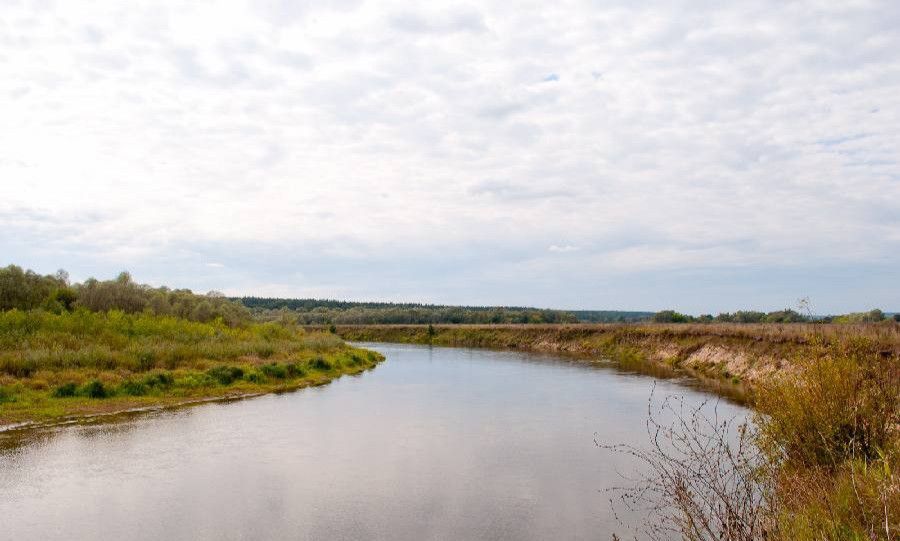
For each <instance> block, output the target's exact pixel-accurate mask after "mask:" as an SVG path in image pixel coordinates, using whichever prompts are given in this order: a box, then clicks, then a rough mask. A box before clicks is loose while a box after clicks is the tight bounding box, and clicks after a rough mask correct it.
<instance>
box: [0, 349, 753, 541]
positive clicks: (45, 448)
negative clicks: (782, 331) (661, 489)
mask: <svg viewBox="0 0 900 541" xmlns="http://www.w3.org/2000/svg"><path fill="white" fill-rule="evenodd" d="M364 346H365V347H369V348H371V349H376V350H378V351H380V352H382V353H383V354H385V356H386V357H387V360H386V362H384V363H382V364H380V365H379V366H378V367H377V368H375V369H374V370H372V371H369V372H366V373H364V374H361V375H359V376H353V377H343V378H341V379H339V380H337V381H335V382H333V383H331V384H330V385H327V386H324V387H318V388H309V389H303V390H300V391H297V392H292V393H285V394H280V395H269V396H263V397H258V398H253V399H247V400H241V401H236V402H230V403H215V404H206V405H201V406H195V407H190V408H184V409H179V410H173V411H166V412H157V413H150V414H142V415H136V416H131V417H129V418H126V419H118V420H116V421H115V422H104V423H95V424H82V425H71V426H61V427H50V428H44V429H38V430H29V431H15V432H8V433H4V434H0V539H17V540H18V539H41V540H49V539H67V540H68V539H131V540H140V539H167V540H181V539H185V540H186V539H211V540H212V539H215V540H220V539H248V540H250V539H253V540H255V539H310V540H319V539H322V540H344V539H346V540H350V539H354V540H356V539H391V540H426V539H460V540H463V539H465V540H469V539H498V540H500V539H509V540H528V539H542V540H543V539H602V540H608V539H610V537H611V534H612V532H620V535H621V534H622V533H625V534H627V533H628V530H627V526H628V525H629V524H633V523H634V522H635V521H637V520H638V519H639V517H635V516H633V515H631V514H629V513H627V512H622V510H621V508H619V509H618V511H619V517H618V520H619V521H622V522H623V523H624V524H623V523H620V522H617V519H616V518H614V516H613V511H612V509H611V507H610V501H609V500H610V498H611V497H614V495H613V494H610V493H609V492H607V491H606V489H607V488H609V487H612V486H616V485H622V484H623V483H624V481H623V479H622V477H621V474H622V473H629V472H632V471H633V470H634V468H635V467H637V465H636V464H634V463H633V462H630V461H629V459H628V458H627V457H626V456H623V455H617V454H613V453H610V452H608V451H604V450H601V449H599V448H598V447H597V446H596V445H595V442H594V440H595V438H599V439H600V440H602V441H605V442H609V443H636V444H641V443H644V442H646V441H647V434H646V428H645V424H644V421H645V419H646V415H647V401H648V398H649V397H650V393H651V389H652V388H653V387H654V385H655V388H656V389H655V392H654V396H655V397H661V396H666V395H679V396H684V397H685V400H686V402H687V403H688V404H697V403H700V402H701V401H703V400H705V399H708V398H709V395H708V394H706V393H705V392H703V391H700V390H697V389H692V388H689V387H686V386H683V385H681V384H679V383H678V382H677V381H673V380H657V379H654V378H652V377H649V376H645V375H637V374H632V373H628V372H624V371H621V370H618V369H616V368H615V367H614V366H612V365H606V366H591V365H586V364H583V363H576V362H571V361H567V360H565V359H560V358H554V357H552V356H547V355H533V354H525V353H518V352H497V351H487V350H477V349H457V348H429V347H426V346H409V345H394V344H366V345H364ZM718 408H719V411H720V413H721V414H723V415H743V414H744V412H745V411H746V410H744V409H743V408H742V407H740V406H737V405H734V404H730V403H726V402H721V403H719V404H718ZM629 538H630V536H629Z"/></svg>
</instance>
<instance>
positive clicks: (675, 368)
mask: <svg viewBox="0 0 900 541" xmlns="http://www.w3.org/2000/svg"><path fill="white" fill-rule="evenodd" d="M860 329H861V328H850V327H834V326H829V327H821V328H812V327H810V326H803V327H792V326H789V325H765V326H747V325H737V324H733V325H707V326H704V325H683V326H678V325H658V324H637V325H635V324H605V325H587V324H585V325H432V326H429V325H338V326H336V327H335V329H334V330H335V332H336V333H337V334H338V335H339V336H340V337H341V338H343V339H344V340H348V341H353V342H393V343H407V344H424V345H428V344H430V345H435V346H453V347H474V348H488V349H499V350H519V351H532V352H543V353H554V354H564V355H566V356H568V357H573V358H575V359H578V360H582V361H584V362H596V361H598V360H601V359H607V360H610V361H613V362H615V363H617V364H619V365H621V366H623V367H625V368H631V369H635V370H636V371H639V372H646V373H650V374H651V375H655V376H664V377H665V376H667V375H669V376H673V375H674V376H679V375H680V376H687V377H689V378H692V379H695V380H697V381H698V382H699V383H700V384H701V385H702V386H704V387H706V388H709V389H710V390H712V391H714V392H716V393H718V394H720V395H725V396H727V397H728V398H732V399H737V400H740V401H745V400H747V399H748V398H749V396H750V395H751V394H752V391H753V388H754V386H756V385H758V384H759V383H761V382H764V381H766V380H768V379H770V378H771V377H772V376H773V375H774V374H776V373H784V372H790V371H792V370H795V369H796V366H797V360H798V359H800V358H801V357H802V356H803V355H804V354H806V353H808V352H809V350H810V349H811V348H812V344H813V342H815V341H816V340H822V341H825V342H827V341H829V340H844V339H848V338H851V337H860V336H864V335H869V334H870V335H871V336H866V338H867V339H869V340H870V342H871V347H872V348H873V350H877V351H879V352H880V353H881V354H882V355H885V354H887V355H889V356H892V357H893V358H898V357H900V339H898V336H900V334H898V332H897V327H890V328H888V327H887V326H885V327H883V329H887V331H886V332H885V331H884V330H883V329H882V328H875V327H872V328H866V329H865V330H860ZM873 329H874V330H873ZM656 370H658V372H657V371H656Z"/></svg>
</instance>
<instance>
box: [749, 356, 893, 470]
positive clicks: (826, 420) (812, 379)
mask: <svg viewBox="0 0 900 541" xmlns="http://www.w3.org/2000/svg"><path fill="white" fill-rule="evenodd" d="M808 355H809V356H808V357H806V358H802V359H797V360H796V363H797V366H798V367H799V370H798V371H797V372H796V373H790V374H784V375H782V376H781V377H779V378H776V379H774V380H773V381H772V382H771V383H770V384H768V385H766V386H764V387H763V388H761V389H760V390H759V392H758V393H757V398H756V402H757V406H758V408H759V410H760V411H761V412H762V413H763V414H764V415H762V416H759V419H758V423H759V426H760V430H761V432H762V435H763V442H764V443H765V444H766V445H767V447H768V449H769V451H770V452H771V453H777V454H778V455H780V456H781V458H783V459H784V460H785V461H787V462H788V463H789V464H791V465H794V466H799V467H825V468H829V467H832V466H834V465H835V464H840V463H842V462H844V461H847V460H851V459H864V460H872V459H876V458H878V456H879V453H883V452H887V451H889V450H890V448H891V447H893V446H894V445H895V444H896V439H897V438H896V436H894V435H893V430H894V427H896V426H898V423H900V363H897V361H896V360H895V359H883V358H881V357H880V356H879V355H878V353H877V352H875V351H873V348H872V347H871V345H870V344H868V343H867V342H866V341H865V340H849V341H847V342H845V343H840V344H833V345H827V346H826V345H823V344H818V345H816V347H815V348H814V350H813V352H812V353H809V354H808Z"/></svg>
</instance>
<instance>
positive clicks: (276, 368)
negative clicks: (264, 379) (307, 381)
mask: <svg viewBox="0 0 900 541" xmlns="http://www.w3.org/2000/svg"><path fill="white" fill-rule="evenodd" d="M261 370H262V372H263V374H265V375H266V376H268V377H270V378H276V379H284V378H286V377H287V376H288V370H287V368H286V367H285V366H284V365H281V364H278V363H271V364H264V365H262V367H261Z"/></svg>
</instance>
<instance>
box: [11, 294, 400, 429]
mask: <svg viewBox="0 0 900 541" xmlns="http://www.w3.org/2000/svg"><path fill="white" fill-rule="evenodd" d="M381 360H383V357H382V356H381V355H379V354H377V353H375V352H371V351H366V350H361V349H359V348H354V347H351V346H348V345H347V344H345V343H344V342H343V341H342V340H341V339H340V338H338V337H337V336H335V335H332V334H328V333H321V332H309V331H305V330H303V329H301V328H298V327H295V326H291V325H280V324H275V323H266V324H260V323H246V324H242V325H240V326H228V325H226V324H225V323H224V322H223V321H222V320H221V319H220V320H216V321H212V322H207V323H203V322H198V321H188V320H186V319H182V318H178V317H174V316H160V315H153V314H150V313H140V314H126V313H123V312H120V311H116V310H112V311H109V312H91V311H88V310H85V309H78V310H75V311H73V312H66V311H63V312H61V313H58V314H57V313H51V312H47V311H44V310H31V311H20V310H10V311H6V312H0V425H9V424H15V423H21V422H28V421H49V420H54V419H60V418H65V417H71V416H84V415H93V414H98V413H108V412H117V411H123V410H128V409H133V408H142V407H152V406H167V405H175V404H179V403H184V402H190V401H195V400H199V399H209V398H226V397H233V396H241V395H246V394H257V393H266V392H275V391H282V390H289V389H296V388H300V387H305V386H309V385H321V384H323V383H327V382H328V381H331V380H332V379H334V378H336V377H340V376H341V375H345V374H354V373H359V372H361V371H363V370H367V369H369V368H372V367H373V366H375V364H377V363H378V362H380V361H381Z"/></svg>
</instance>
